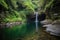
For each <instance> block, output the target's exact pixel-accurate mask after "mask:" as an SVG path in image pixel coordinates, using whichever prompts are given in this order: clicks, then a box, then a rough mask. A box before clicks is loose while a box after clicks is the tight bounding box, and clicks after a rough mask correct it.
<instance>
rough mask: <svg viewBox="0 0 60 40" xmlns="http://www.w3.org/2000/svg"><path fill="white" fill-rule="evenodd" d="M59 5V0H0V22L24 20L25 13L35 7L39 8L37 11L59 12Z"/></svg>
mask: <svg viewBox="0 0 60 40" xmlns="http://www.w3.org/2000/svg"><path fill="white" fill-rule="evenodd" d="M59 7H60V1H59V0H0V16H1V17H0V18H1V20H0V22H8V21H20V20H23V21H25V20H26V15H27V14H30V13H34V11H36V10H35V9H39V13H41V12H44V13H46V12H47V13H46V14H48V13H49V12H52V13H59V11H60V8H59ZM52 13H51V14H52ZM51 14H50V15H51Z"/></svg>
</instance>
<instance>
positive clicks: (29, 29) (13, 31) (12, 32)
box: [0, 22, 41, 40]
mask: <svg viewBox="0 0 60 40" xmlns="http://www.w3.org/2000/svg"><path fill="white" fill-rule="evenodd" d="M38 27H41V24H40V23H38ZM35 30H36V25H35V22H28V23H24V24H21V25H16V26H13V27H11V28H3V29H1V30H0V32H1V36H2V40H15V39H16V38H22V37H25V36H26V35H30V34H32V33H33V32H34V31H35Z"/></svg>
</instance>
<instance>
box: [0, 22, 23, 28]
mask: <svg viewBox="0 0 60 40" xmlns="http://www.w3.org/2000/svg"><path fill="white" fill-rule="evenodd" d="M20 24H22V22H8V23H1V24H0V28H5V27H12V26H15V25H20Z"/></svg>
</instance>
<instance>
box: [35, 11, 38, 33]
mask: <svg viewBox="0 0 60 40" xmlns="http://www.w3.org/2000/svg"><path fill="white" fill-rule="evenodd" d="M35 15H36V19H35V23H36V32H38V12H35Z"/></svg>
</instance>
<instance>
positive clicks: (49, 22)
mask: <svg viewBox="0 0 60 40" xmlns="http://www.w3.org/2000/svg"><path fill="white" fill-rule="evenodd" d="M51 23H52V20H50V19H46V20H44V21H41V24H43V25H47V24H51Z"/></svg>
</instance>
